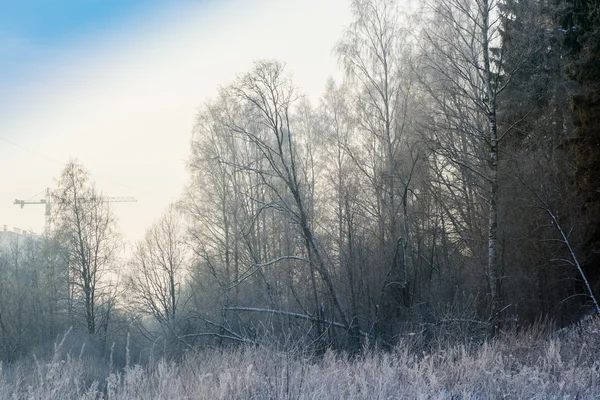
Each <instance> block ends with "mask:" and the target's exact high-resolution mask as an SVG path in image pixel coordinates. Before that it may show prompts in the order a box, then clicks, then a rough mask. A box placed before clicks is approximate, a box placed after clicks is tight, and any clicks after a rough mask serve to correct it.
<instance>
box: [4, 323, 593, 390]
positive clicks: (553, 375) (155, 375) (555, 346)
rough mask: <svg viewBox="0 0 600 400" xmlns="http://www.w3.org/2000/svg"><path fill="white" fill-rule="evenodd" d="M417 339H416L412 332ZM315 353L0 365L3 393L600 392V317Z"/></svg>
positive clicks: (230, 352)
mask: <svg viewBox="0 0 600 400" xmlns="http://www.w3.org/2000/svg"><path fill="white" fill-rule="evenodd" d="M413 340H414V339H413ZM415 348H416V347H415V346H414V345H413V344H411V343H410V342H405V343H404V344H400V345H399V346H397V347H396V348H395V349H394V350H393V351H391V352H384V351H376V350H365V351H364V352H363V353H362V354H361V355H358V356H355V357H348V356H347V355H345V354H340V353H334V352H332V351H329V352H327V353H325V355H323V356H321V357H318V358H315V357H309V356H307V355H303V354H302V353H301V352H296V353H289V352H288V353H286V352H282V351H277V350H273V349H270V348H268V347H264V346H263V347H251V346H248V347H238V348H235V349H222V350H203V351H201V352H198V353H196V354H188V355H187V356H185V357H183V359H182V360H180V361H179V362H168V361H165V360H159V361H157V362H154V363H152V364H150V365H146V366H141V365H128V366H126V367H125V368H122V369H115V368H113V369H112V372H111V370H110V369H108V372H107V375H108V376H107V377H106V378H105V379H102V380H98V379H91V378H90V377H97V366H95V365H93V364H94V362H93V361H90V360H86V358H85V357H84V355H83V354H79V355H71V354H68V353H66V354H65V352H64V351H63V350H62V349H61V343H59V344H57V345H56V346H55V352H54V356H53V357H52V359H50V360H47V361H41V360H37V359H35V358H33V357H32V358H30V359H26V360H22V361H21V362H18V363H13V364H11V365H1V364H0V400H4V399H49V400H53V399H57V400H58V399H111V400H112V399H115V400H117V399H123V400H125V399H127V400H132V399H144V400H145V399H211V400H212V399H488V398H492V399H502V398H505V399H524V398H527V399H567V398H569V399H596V398H598V396H599V395H598V394H599V393H600V374H599V372H600V357H599V355H600V320H599V319H597V318H593V319H588V320H585V321H583V322H581V323H580V324H578V325H576V326H573V327H571V328H569V329H564V330H561V331H559V332H549V331H548V329H545V328H544V327H543V326H541V325H538V326H536V327H533V328H530V329H526V330H521V331H519V332H512V333H507V334H504V335H501V336H500V337H498V338H496V339H494V340H492V341H489V342H486V343H483V344H470V345H466V344H465V345H453V346H447V347H444V346H442V345H439V347H438V348H437V349H430V351H427V352H423V351H420V350H419V351H416V350H415Z"/></svg>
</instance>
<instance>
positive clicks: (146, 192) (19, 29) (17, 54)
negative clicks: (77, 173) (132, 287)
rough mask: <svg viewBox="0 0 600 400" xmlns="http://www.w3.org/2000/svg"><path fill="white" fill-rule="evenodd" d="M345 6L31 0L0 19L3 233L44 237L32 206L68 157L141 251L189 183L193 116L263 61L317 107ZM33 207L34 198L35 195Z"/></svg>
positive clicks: (230, 0) (332, 2)
mask: <svg viewBox="0 0 600 400" xmlns="http://www.w3.org/2000/svg"><path fill="white" fill-rule="evenodd" d="M349 22H350V14H349V2H348V1H347V0H301V1H298V0H238V1H235V0H221V1H201V0H196V1H158V0H157V1H153V0H52V1H48V0H35V1H31V0H30V1H10V2H5V4H3V10H2V13H0V183H1V186H0V229H1V227H2V225H7V226H8V228H9V229H12V228H13V227H17V228H21V229H28V230H33V231H36V232H40V233H41V232H42V231H43V227H44V207H43V206H40V205H28V206H25V208H23V209H20V208H19V207H18V206H16V205H13V201H14V199H15V198H19V199H25V200H27V199H32V200H38V199H40V198H43V193H41V194H39V193H40V192H43V190H44V189H45V188H46V187H54V186H55V185H56V183H55V179H56V178H58V176H59V174H60V171H61V170H62V168H63V167H64V165H65V164H66V163H67V161H68V160H69V159H70V158H76V159H78V160H79V161H80V162H81V163H83V164H84V165H85V167H86V168H87V169H88V170H89V171H90V173H91V174H92V178H93V179H94V180H95V181H96V183H97V186H98V188H99V189H100V190H101V191H103V193H104V194H105V195H107V196H134V197H136V198H137V199H138V202H137V203H115V204H113V209H114V210H115V213H116V215H117V217H118V218H119V226H120V228H121V231H122V232H123V233H124V235H125V238H126V239H128V240H130V241H133V240H137V239H139V238H140V237H141V236H142V235H143V233H144V231H145V229H146V228H147V227H148V226H149V225H150V224H151V223H152V222H153V221H154V220H155V219H156V218H157V217H158V216H159V215H160V214H161V213H162V212H163V210H165V208H166V207H167V205H168V204H169V203H170V202H172V201H173V200H175V199H176V198H177V197H178V195H179V193H180V192H181V189H182V187H183V186H184V185H185V183H186V181H187V172H186V167H185V163H186V160H187V158H188V154H189V142H190V138H191V130H192V125H193V121H194V116H195V113H196V112H197V110H198V109H199V108H200V106H201V105H202V103H203V102H204V101H205V100H206V99H207V98H209V97H211V96H214V94H215V93H216V90H217V89H218V87H219V86H223V85H227V84H228V83H229V82H231V81H232V80H233V79H234V78H235V76H236V74H241V73H244V72H245V71H247V70H248V69H249V68H250V67H251V65H252V62H253V61H254V60H256V59H260V58H276V59H279V60H282V61H284V62H286V63H287V65H288V67H289V68H290V69H291V70H292V71H293V73H294V78H295V79H294V80H295V83H296V86H298V87H299V88H300V89H301V90H302V91H303V92H304V93H306V94H307V95H308V96H309V97H310V98H311V99H315V100H316V99H317V98H318V96H319V95H320V94H321V92H322V89H323V87H324V85H325V81H326V80H327V78H328V77H329V76H331V75H336V74H337V72H336V71H337V63H336V59H335V57H334V56H333V55H332V52H331V49H332V47H333V45H334V43H335V41H336V40H337V39H338V38H339V37H340V35H341V33H342V31H343V28H344V26H346V25H347V24H348V23H349ZM36 195H37V196H36Z"/></svg>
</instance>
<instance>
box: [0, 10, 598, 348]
mask: <svg viewBox="0 0 600 400" xmlns="http://www.w3.org/2000/svg"><path fill="white" fill-rule="evenodd" d="M350 6H351V9H352V15H353V22H352V23H351V24H350V25H349V26H348V27H347V28H346V31H345V32H344V34H343V36H342V37H341V38H340V39H339V41H338V42H337V43H336V44H335V46H334V52H335V54H336V56H337V57H338V60H339V63H340V66H341V68H343V71H344V77H343V80H341V81H339V82H338V81H335V80H333V79H331V80H330V81H329V82H328V83H327V85H326V87H325V89H324V92H323V95H322V96H321V98H320V99H319V100H318V101H317V102H316V104H313V103H311V102H310V101H309V100H308V99H306V98H305V97H304V96H303V95H302V93H301V92H300V91H299V90H298V89H297V88H296V87H295V85H294V83H293V80H292V75H291V70H290V69H289V68H288V67H287V66H286V65H285V64H284V63H282V62H280V61H277V60H260V61H257V62H255V64H254V66H253V67H252V68H251V69H250V70H249V71H248V72H246V73H243V74H241V75H240V76H238V77H237V78H236V79H235V80H234V81H233V82H232V83H231V84H229V85H228V86H225V87H223V88H221V89H220V90H219V93H218V95H217V96H216V97H215V98H214V99H212V100H210V101H208V102H207V103H205V104H204V105H203V106H202V108H201V110H200V111H199V112H198V115H197V118H196V123H195V126H194V131H193V137H192V143H191V153H190V158H189V172H190V179H189V184H188V186H187V187H186V189H185V192H184V194H183V195H182V196H181V199H180V200H179V201H178V202H177V203H176V204H173V205H172V206H171V207H170V208H169V209H168V210H166V211H165V213H164V215H163V216H161V217H160V218H159V219H158V220H157V221H155V222H154V224H153V225H152V227H151V228H150V229H148V231H147V233H146V235H145V237H144V239H143V240H142V241H140V242H139V243H137V244H136V245H135V248H134V250H133V251H132V252H131V256H130V257H128V258H127V259H124V258H123V257H122V256H121V254H122V253H121V252H120V251H119V249H120V244H119V243H120V240H119V236H118V233H117V226H116V222H115V219H114V217H113V215H112V213H111V210H110V207H109V204H107V203H106V202H103V201H102V196H101V194H100V193H99V192H98V191H97V189H96V188H95V186H94V185H93V182H91V180H90V179H89V177H88V175H87V173H86V172H85V169H84V168H83V166H81V165H80V164H78V163H77V162H71V163H69V164H68V165H67V167H66V168H65V170H64V172H63V174H62V176H61V178H60V179H59V185H58V186H59V189H58V190H56V191H55V192H54V198H53V202H54V203H55V204H58V205H59V206H58V207H55V210H54V215H53V218H54V224H53V225H54V229H53V231H52V235H48V237H46V238H44V240H42V241H32V242H31V243H29V244H26V245H24V246H23V245H19V246H16V247H15V246H13V247H12V248H10V249H3V250H2V253H1V254H2V255H1V256H0V288H2V291H1V292H0V293H1V294H0V295H1V296H3V297H4V298H3V299H2V300H3V301H2V303H1V304H2V305H1V306H0V317H1V318H0V328H1V329H2V331H1V332H0V333H1V335H2V336H1V338H2V340H1V342H2V346H3V347H2V349H1V350H0V351H1V354H2V355H3V357H9V356H11V355H13V354H17V353H18V352H19V351H22V349H24V348H27V347H31V346H33V345H35V344H40V343H42V342H43V341H44V340H47V339H48V337H49V336H52V335H56V334H58V333H59V332H60V331H61V330H63V331H64V329H65V327H66V326H73V327H74V329H79V330H81V331H82V332H86V333H87V334H89V336H90V337H94V338H96V340H97V344H98V346H100V347H101V348H102V350H103V351H109V347H110V343H113V342H115V341H116V340H120V341H121V342H123V341H124V340H126V339H125V337H128V338H129V336H130V335H133V337H134V338H135V339H136V340H137V342H138V343H140V351H142V348H143V347H145V348H146V352H148V350H147V347H148V346H147V344H152V347H153V348H154V346H155V345H156V343H158V342H160V343H162V345H161V346H162V347H161V346H157V347H158V348H162V349H163V351H167V350H166V349H167V348H168V349H170V350H169V351H172V352H173V353H176V352H177V351H182V350H193V349H196V348H199V347H202V346H221V345H230V344H235V343H261V342H262V341H265V340H267V341H269V342H270V343H277V344H280V345H282V346H290V345H300V344H303V345H308V346H312V347H313V348H315V349H323V348H326V347H336V348H343V349H348V350H357V349H359V348H361V346H364V345H365V344H366V343H372V344H378V345H381V346H392V345H393V344H394V343H396V342H397V340H398V339H399V338H400V337H402V336H403V335H408V334H414V333H415V332H420V333H421V334H424V335H425V337H427V335H430V336H431V337H433V336H435V335H439V334H446V335H448V337H449V338H453V337H456V335H466V336H469V337H472V338H481V337H483V336H485V335H488V334H493V333H494V332H497V331H498V330H501V329H503V327H505V326H507V325H515V324H516V325H523V324H527V323H529V322H532V321H534V320H535V319H537V318H540V317H542V316H547V317H551V318H553V319H554V320H556V321H557V322H558V323H559V324H566V323H569V322H571V321H573V320H574V319H576V318H578V317H579V316H581V315H584V314H586V313H600V308H599V307H598V303H597V302H596V298H595V294H597V293H598V291H599V288H598V286H599V285H600V279H599V278H600V275H599V273H598V267H597V265H598V261H599V257H598V254H600V251H599V246H600V236H599V231H598V226H600V225H599V224H598V218H599V212H600V201H599V193H600V190H598V182H597V178H596V175H597V174H596V171H597V168H595V167H596V166H597V163H598V160H599V157H598V151H599V150H598V146H597V145H598V138H599V137H600V136H599V131H598V125H597V124H596V123H595V121H596V119H597V118H595V116H597V115H598V102H597V101H595V100H594V99H596V97H597V95H598V90H599V88H598V82H600V75H598V67H597V66H598V65H599V64H598V61H599V60H598V58H599V57H600V47H599V43H600V40H598V38H599V37H600V36H599V35H600V29H599V26H600V19H599V15H600V8H599V6H598V3H597V2H596V1H592V0H588V1H579V0H577V1H575V0H573V1H566V0H563V1H560V0H431V1H428V2H425V3H423V4H421V5H420V6H419V9H418V10H417V11H416V12H414V11H411V14H410V15H409V13H408V11H406V10H403V9H401V8H400V4H399V2H395V1H390V0H353V1H352V2H351V5H350ZM5 299H6V301H5ZM144 343H145V345H144Z"/></svg>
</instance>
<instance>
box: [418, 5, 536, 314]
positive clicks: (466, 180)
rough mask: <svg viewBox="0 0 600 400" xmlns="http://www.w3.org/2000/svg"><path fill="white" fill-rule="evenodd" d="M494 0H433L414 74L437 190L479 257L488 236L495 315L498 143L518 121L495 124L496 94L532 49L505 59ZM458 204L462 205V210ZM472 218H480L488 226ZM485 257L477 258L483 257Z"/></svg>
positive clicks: (500, 13) (502, 15)
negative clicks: (425, 98)
mask: <svg viewBox="0 0 600 400" xmlns="http://www.w3.org/2000/svg"><path fill="white" fill-rule="evenodd" d="M502 5H503V2H502V1H499V0H435V1H432V2H430V3H428V5H427V6H426V7H425V9H424V10H423V14H424V15H426V16H428V17H430V20H429V21H428V22H427V23H426V26H425V28H424V30H423V32H422V37H421V43H422V44H421V50H422V53H421V58H420V60H419V64H418V65H419V70H420V71H421V72H422V73H421V77H422V81H423V83H424V85H423V88H424V90H425V91H426V92H427V93H428V95H429V101H430V105H431V108H430V116H429V118H428V120H429V122H428V123H427V124H426V128H425V130H426V131H427V133H426V135H427V136H429V138H430V140H431V141H430V143H431V148H432V150H433V151H434V152H435V153H436V155H437V157H436V158H434V159H433V161H434V165H435V168H436V169H437V171H438V177H439V182H440V189H441V190H442V191H444V192H446V193H448V194H449V195H450V196H453V197H455V198H456V199H457V200H458V199H461V200H460V201H461V202H460V203H458V204H457V207H456V208H455V209H448V210H447V218H448V219H449V220H451V221H452V223H453V224H454V225H455V227H456V231H457V234H458V235H459V236H461V237H463V239H464V240H465V241H467V242H470V243H471V250H469V251H472V252H473V253H475V254H480V252H479V250H478V247H479V246H480V245H481V244H482V241H483V240H480V239H479V238H478V236H485V241H486V242H487V246H486V247H487V250H486V253H487V254H486V256H485V261H483V260H482V261H483V262H484V265H485V273H486V276H487V283H488V288H489V293H490V296H491V304H492V311H493V314H496V313H497V312H498V311H499V310H500V309H501V305H502V298H501V282H502V272H501V269H500V263H499V238H498V223H499V220H498V219H499V217H498V202H499V198H500V193H499V179H500V175H499V160H500V154H501V152H500V144H501V142H502V140H503V139H504V138H505V137H506V135H507V134H508V133H510V132H511V131H512V129H513V128H514V127H515V125H516V124H517V123H518V122H519V120H518V119H517V120H515V121H499V120H498V104H499V96H500V94H501V93H502V92H503V91H504V90H505V89H506V88H507V86H508V85H509V84H510V82H511V78H512V76H513V75H514V74H515V73H516V72H517V71H518V70H519V69H520V68H521V67H522V65H523V64H524V63H525V62H526V61H527V60H528V59H529V58H530V57H531V55H532V54H533V52H534V51H535V49H536V44H535V43H533V42H527V41H526V40H525V41H522V43H521V46H520V47H519V48H513V54H512V55H511V57H512V58H511V59H512V61H511V63H510V64H507V63H506V62H505V55H504V50H505V38H506V35H504V34H503V29H504V28H505V27H506V24H505V22H506V21H507V20H509V19H510V18H511V17H512V16H511V14H510V13H509V12H506V11H505V9H504V8H503V7H502ZM459 204H462V205H459ZM475 218H485V219H486V220H487V224H486V225H487V228H486V229H485V233H483V232H484V231H483V230H481V232H480V233H478V232H477V231H476V230H477V229H478V228H477V227H478V226H481V225H482V224H480V223H479V222H477V221H476V220H475V221H474V219H475ZM483 258H484V257H482V259H483Z"/></svg>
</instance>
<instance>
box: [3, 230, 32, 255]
mask: <svg viewBox="0 0 600 400" xmlns="http://www.w3.org/2000/svg"><path fill="white" fill-rule="evenodd" d="M39 237H40V236H39V235H38V234H36V233H34V232H31V231H26V230H23V229H19V228H13V229H12V230H10V229H8V227H7V226H6V225H3V226H2V227H1V229H0V251H1V250H7V249H10V247H11V246H14V245H15V244H18V245H23V244H25V243H26V241H27V240H30V239H34V240H35V239H38V238H39Z"/></svg>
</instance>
